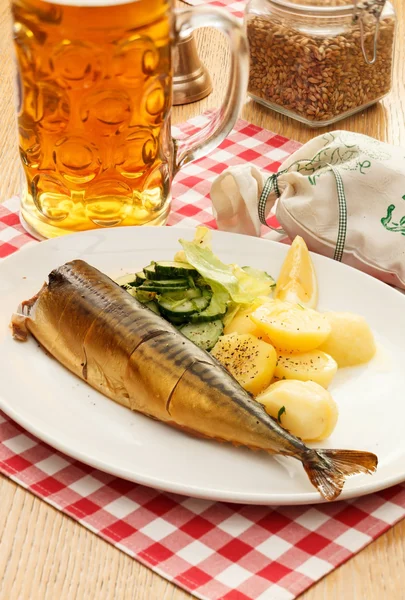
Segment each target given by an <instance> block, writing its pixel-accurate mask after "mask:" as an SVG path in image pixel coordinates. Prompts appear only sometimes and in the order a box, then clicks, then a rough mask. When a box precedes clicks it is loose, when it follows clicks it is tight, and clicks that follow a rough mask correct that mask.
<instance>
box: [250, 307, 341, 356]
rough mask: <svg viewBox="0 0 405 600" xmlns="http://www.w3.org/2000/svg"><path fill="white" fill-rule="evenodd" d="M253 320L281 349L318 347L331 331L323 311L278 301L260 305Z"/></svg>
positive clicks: (304, 350) (299, 350)
mask: <svg viewBox="0 0 405 600" xmlns="http://www.w3.org/2000/svg"><path fill="white" fill-rule="evenodd" d="M251 319H252V320H253V322H254V323H256V325H257V326H258V327H259V329H261V330H262V331H263V332H264V334H265V335H267V337H268V338H269V341H270V342H271V343H272V344H273V345H274V346H275V347H276V348H277V349H278V350H280V352H297V353H299V352H307V351H308V350H314V349H315V348H317V347H318V346H320V345H321V344H322V342H324V341H325V340H326V338H327V337H328V335H329V333H330V331H331V326H330V325H329V322H328V320H327V319H326V317H325V316H324V315H322V314H321V313H319V312H317V311H315V310H312V308H305V307H304V306H301V305H299V304H290V303H288V302H281V301H278V300H275V301H273V302H271V303H266V304H263V305H262V306H259V308H257V309H256V310H255V311H254V313H253V314H252V315H251Z"/></svg>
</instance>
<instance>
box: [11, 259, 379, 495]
mask: <svg viewBox="0 0 405 600" xmlns="http://www.w3.org/2000/svg"><path fill="white" fill-rule="evenodd" d="M22 307H23V314H24V315H25V323H24V326H25V328H26V329H27V330H28V331H29V332H30V333H31V334H32V335H33V336H34V337H35V338H36V339H37V341H38V342H39V343H40V344H41V345H42V346H43V347H44V348H45V350H47V351H48V352H49V353H50V354H51V355H53V356H54V357H55V358H56V359H57V360H58V361H59V362H61V363H62V364H63V365H64V366H65V367H67V368H68V369H70V371H72V372H73V373H75V374H76V375H77V376H78V377H80V378H81V379H83V380H84V381H86V382H87V383H88V384H89V385H91V386H92V387H93V388H95V389H96V390H98V391H100V392H101V393H103V394H104V395H106V396H108V397H109V398H111V399H112V400H114V401H116V402H118V403H120V404H122V405H124V406H126V407H127V408H130V409H131V410H134V411H139V412H142V413H144V414H146V415H148V416H150V417H153V418H155V419H158V420H160V421H163V422H166V423H168V424H170V425H174V426H176V427H179V428H181V429H184V430H185V431H189V432H194V433H195V434H196V435H200V436H202V437H208V438H214V439H217V440H220V441H226V442H231V443H234V444H235V445H244V446H247V447H249V448H254V449H262V450H265V451H267V452H269V453H273V454H282V455H284V456H290V457H293V458H296V459H298V460H300V461H301V462H302V463H303V464H304V467H305V469H306V471H307V473H308V476H309V478H310V480H311V481H312V482H313V483H314V485H316V487H317V488H318V490H319V491H320V493H321V494H322V495H323V497H324V498H325V499H327V500H331V499H335V498H336V497H337V496H338V495H339V494H340V492H341V489H342V487H343V483H344V479H345V477H346V476H348V475H349V474H353V473H358V472H372V471H374V470H375V468H376V465H377V458H376V457H375V455H373V454H371V453H360V452H356V451H328V450H323V451H318V452H317V451H315V450H313V449H310V448H308V447H307V446H306V445H305V444H304V443H303V442H302V441H301V440H300V439H299V438H296V437H295V436H293V435H291V434H290V433H289V432H288V431H286V430H285V429H283V428H282V427H281V426H280V425H279V424H278V422H277V421H276V420H275V419H273V418H272V417H270V416H269V415H268V414H267V413H266V411H265V409H264V408H263V406H262V405H261V404H260V403H258V402H256V401H255V400H254V399H253V398H252V397H251V396H250V395H249V394H248V393H247V392H246V391H245V390H244V389H243V388H242V387H241V386H240V385H239V383H238V382H237V381H236V380H235V379H234V378H233V377H232V376H231V375H230V374H229V373H228V372H227V371H226V369H225V368H224V367H223V366H222V365H220V363H219V362H218V361H217V360H216V359H215V358H214V357H213V356H211V355H210V354H209V353H207V352H205V351H204V350H201V349H200V348H198V347H197V346H196V345H195V344H193V342H191V341H190V340H188V339H187V338H185V337H184V336H183V335H182V334H181V333H180V332H179V331H178V330H177V329H175V327H173V326H172V325H171V324H170V323H168V322H167V321H165V320H164V319H163V318H161V317H160V316H159V315H156V314H155V313H154V312H152V311H150V310H149V309H148V308H147V307H145V306H144V305H142V304H141V303H139V302H138V301H137V300H136V299H135V298H133V297H132V296H131V295H130V294H128V293H127V292H126V291H125V290H123V289H122V288H120V287H119V286H118V285H117V284H115V283H114V282H113V281H112V280H111V279H110V278H109V277H107V276H106V275H104V274H103V273H101V272H100V271H98V270H97V269H95V268H94V267H91V266H90V265H88V264H87V263H85V262H84V261H81V260H75V261H72V262H70V263H66V264H65V265H63V266H61V267H59V268H58V269H55V270H54V271H52V273H51V274H50V275H49V282H48V285H45V286H44V287H43V288H42V289H41V290H40V292H38V294H37V295H36V296H35V297H34V298H33V299H31V300H29V301H26V302H25V303H23V304H22ZM17 323H18V329H17ZM15 324H16V335H15V337H16V339H21V337H19V336H18V335H17V331H19V330H21V315H18V318H17V317H15ZM330 452H335V453H345V455H344V456H343V454H338V455H334V458H335V459H336V460H338V461H339V468H335V466H334V464H333V461H332V459H331V458H330V457H329V453H330ZM353 452H354V454H355V455H356V460H357V459H358V463H355V464H353V456H354V454H351V453H353Z"/></svg>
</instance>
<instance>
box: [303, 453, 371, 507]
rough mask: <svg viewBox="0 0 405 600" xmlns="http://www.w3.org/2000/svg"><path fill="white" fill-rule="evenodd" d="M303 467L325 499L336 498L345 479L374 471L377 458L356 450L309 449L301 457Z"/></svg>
mask: <svg viewBox="0 0 405 600" xmlns="http://www.w3.org/2000/svg"><path fill="white" fill-rule="evenodd" d="M302 462H303V465H304V469H305V471H306V473H307V475H308V477H309V479H310V481H311V483H312V485H314V486H315V487H316V489H317V490H318V491H319V493H320V494H321V495H322V497H323V498H324V499H325V500H336V498H337V497H338V496H339V495H340V493H341V491H342V489H343V486H344V483H345V480H346V478H347V477H350V476H351V475H357V474H358V473H374V471H375V470H376V469H377V464H378V459H377V457H376V455H375V454H372V453H371V452H361V451H358V450H310V451H308V452H307V453H306V455H304V456H303V457H302Z"/></svg>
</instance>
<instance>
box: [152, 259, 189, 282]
mask: <svg viewBox="0 0 405 600" xmlns="http://www.w3.org/2000/svg"><path fill="white" fill-rule="evenodd" d="M155 271H156V273H157V274H158V275H159V276H162V277H167V278H168V279H169V278H173V279H176V278H177V277H188V276H189V275H197V271H196V269H195V268H194V267H192V266H191V265H189V264H188V263H183V262H179V261H176V260H172V261H170V260H166V261H159V262H156V263H155Z"/></svg>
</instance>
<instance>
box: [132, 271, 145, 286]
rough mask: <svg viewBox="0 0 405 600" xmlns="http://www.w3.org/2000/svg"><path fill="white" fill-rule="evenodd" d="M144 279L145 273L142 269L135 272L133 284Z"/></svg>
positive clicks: (140, 282) (143, 281) (139, 282)
mask: <svg viewBox="0 0 405 600" xmlns="http://www.w3.org/2000/svg"><path fill="white" fill-rule="evenodd" d="M145 281H146V275H145V273H144V272H143V271H139V273H135V284H134V285H136V286H137V285H142V284H143V283H145Z"/></svg>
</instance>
